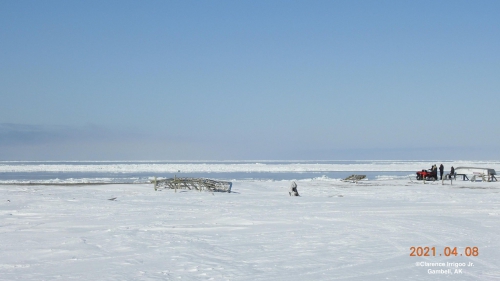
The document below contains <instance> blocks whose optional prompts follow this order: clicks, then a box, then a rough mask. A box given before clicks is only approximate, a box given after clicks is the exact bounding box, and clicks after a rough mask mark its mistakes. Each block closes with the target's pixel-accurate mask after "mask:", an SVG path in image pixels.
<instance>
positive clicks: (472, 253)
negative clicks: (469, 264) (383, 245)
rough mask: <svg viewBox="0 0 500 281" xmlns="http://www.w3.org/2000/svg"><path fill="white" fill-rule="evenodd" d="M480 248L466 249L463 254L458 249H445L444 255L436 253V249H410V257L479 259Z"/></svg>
mask: <svg viewBox="0 0 500 281" xmlns="http://www.w3.org/2000/svg"><path fill="white" fill-rule="evenodd" d="M478 255H479V248H478V247H465V249H464V251H463V253H459V251H458V250H457V247H444V248H443V252H442V253H438V252H437V251H436V247H410V257H435V256H445V257H449V256H455V257H457V256H466V257H477V256H478Z"/></svg>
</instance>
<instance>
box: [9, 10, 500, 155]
mask: <svg viewBox="0 0 500 281" xmlns="http://www.w3.org/2000/svg"><path fill="white" fill-rule="evenodd" d="M499 12H500V2H498V1H1V2H0V40H1V44H0V97H1V103H0V160H169V159H171V160H178V159H185V160H202V159H203V160H204V159H210V160H225V159H227V160H238V159H334V160H335V159H451V160H453V159H475V160H488V159H492V160H495V159H496V160H498V158H499V157H500V144H499V142H498V139H499V137H498V135H499V134H498V128H499V127H498V116H499V114H498V105H499V104H500V103H499V102H500V90H499V89H500V52H499V51H498V50H500V37H499V36H498V34H500V17H498V14H499Z"/></svg>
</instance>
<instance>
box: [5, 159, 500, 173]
mask: <svg viewBox="0 0 500 281" xmlns="http://www.w3.org/2000/svg"><path fill="white" fill-rule="evenodd" d="M440 163H444V164H445V169H446V170H449V168H450V167H451V166H452V165H453V166H455V167H458V166H472V167H488V168H493V169H496V170H500V161H442V162H440V161H414V162H412V161H372V162H370V161H365V162H361V163H358V162H355V161H353V162H348V163H322V162H318V163H310V162H305V163H296V162H294V163H272V162H269V163H247V162H242V163H230V164H228V163H224V162H220V163H213V162H212V163H154V162H152V163H111V164H110V163H109V162H106V164H101V163H99V162H96V163H91V164H89V163H88V162H85V163H82V164H79V163H78V162H71V163H63V164H61V163H57V164H54V163H49V162H40V163H36V164H34V163H33V162H29V163H27V164H23V163H22V162H0V173H16V172H17V173H22V172H24V173H31V172H93V173H177V172H182V173H238V172H239V173H241V172H248V173H252V172H253V173H259V172H265V173H306V172H342V171H345V172H362V171H365V172H389V171H398V172H404V171H408V172H413V171H419V170H422V169H428V168H430V167H431V166H432V165H434V164H440Z"/></svg>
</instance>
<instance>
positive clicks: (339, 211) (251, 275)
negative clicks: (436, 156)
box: [0, 178, 500, 280]
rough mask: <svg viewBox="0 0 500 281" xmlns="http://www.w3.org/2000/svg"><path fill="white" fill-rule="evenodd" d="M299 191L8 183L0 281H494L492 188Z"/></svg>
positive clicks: (496, 211)
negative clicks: (470, 251)
mask: <svg viewBox="0 0 500 281" xmlns="http://www.w3.org/2000/svg"><path fill="white" fill-rule="evenodd" d="M297 184H298V191H299V193H300V195H301V197H290V196H288V187H289V185H290V182H289V181H252V180H241V181H235V182H233V191H234V192H233V193H213V194H212V193H209V192H197V191H187V190H179V191H177V192H174V191H173V190H161V191H156V192H155V191H154V189H153V186H152V185H151V184H117V185H83V186H60V185H58V186H56V185H54V186H50V185H49V186H41V185H28V186H19V185H3V186H1V187H0V241H1V243H0V253H1V254H0V280H500V224H499V222H500V204H499V192H500V183H498V182H462V181H456V182H453V185H450V182H449V181H448V182H445V185H442V184H441V182H427V183H426V184H424V183H423V182H416V181H410V180H409V179H387V178H382V179H379V180H368V181H363V182H359V183H357V184H354V183H347V182H341V181H338V180H337V181H335V180H327V179H312V180H304V181H297ZM113 198H115V199H114V200H110V199H113ZM418 246H421V247H425V246H428V247H435V248H436V256H429V257H418V256H410V253H411V250H410V248H411V247H418ZM445 247H451V248H453V247H457V250H458V256H449V257H446V256H444V254H442V253H444V248H445ZM466 247H477V248H478V255H477V256H475V257H472V256H471V257H467V256H465V248H466ZM440 253H441V254H442V256H439V254H440ZM460 254H462V256H460ZM426 262H427V263H429V264H433V265H429V264H425V263H426ZM439 263H445V264H446V263H451V264H446V265H439ZM459 263H465V265H461V264H459ZM469 263H472V264H473V265H472V266H469ZM417 264H418V266H417ZM436 264H438V265H436ZM441 269H442V270H447V269H451V272H452V273H454V272H455V271H454V270H455V269H461V270H462V273H461V274H460V273H457V274H451V275H447V274H430V273H429V270H441Z"/></svg>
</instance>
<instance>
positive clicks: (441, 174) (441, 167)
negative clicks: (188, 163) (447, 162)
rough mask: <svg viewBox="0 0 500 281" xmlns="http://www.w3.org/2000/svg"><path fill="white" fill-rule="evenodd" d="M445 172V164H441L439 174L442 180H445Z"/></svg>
mask: <svg viewBox="0 0 500 281" xmlns="http://www.w3.org/2000/svg"><path fill="white" fill-rule="evenodd" d="M443 172H444V166H443V164H441V166H439V175H440V176H441V180H443Z"/></svg>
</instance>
